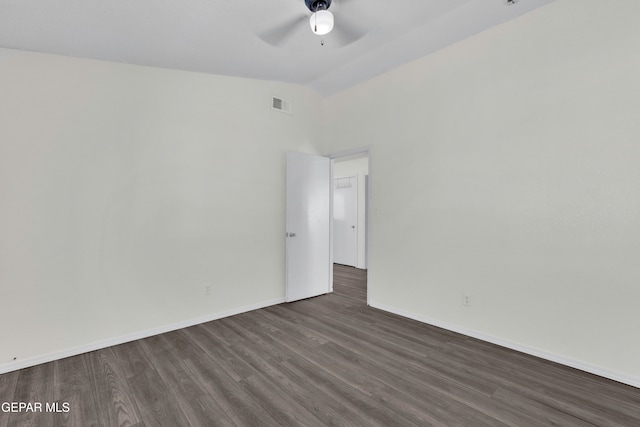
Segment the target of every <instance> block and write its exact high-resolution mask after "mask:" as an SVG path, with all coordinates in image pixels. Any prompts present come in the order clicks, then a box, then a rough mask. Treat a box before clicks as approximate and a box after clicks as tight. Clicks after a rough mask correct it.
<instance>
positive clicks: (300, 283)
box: [285, 152, 331, 302]
mask: <svg viewBox="0 0 640 427" xmlns="http://www.w3.org/2000/svg"><path fill="white" fill-rule="evenodd" d="M330 218H331V161H330V160H329V159H328V158H326V157H321V156H313V155H310V154H303V153H294V152H288V153H287V207H286V262H287V266H286V296H285V298H286V301H287V302H291V301H297V300H300V299H304V298H310V297H314V296H317V295H321V294H326V293H328V292H330V286H331V244H330V242H331V220H330Z"/></svg>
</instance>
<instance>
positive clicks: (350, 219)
mask: <svg viewBox="0 0 640 427" xmlns="http://www.w3.org/2000/svg"><path fill="white" fill-rule="evenodd" d="M331 159H332V215H333V218H332V220H333V222H332V224H333V226H332V278H333V290H334V292H336V293H338V292H344V291H345V290H346V288H345V286H346V287H347V288H348V290H347V292H352V291H355V289H354V287H353V286H354V284H355V282H356V281H357V283H358V285H357V287H358V290H357V294H361V295H362V296H363V297H364V298H362V300H363V301H366V302H368V291H369V286H368V285H369V283H368V274H367V270H368V266H369V260H368V258H369V257H368V255H369V251H368V247H369V223H370V220H369V180H370V153H369V150H368V149H367V150H360V151H352V152H347V153H340V154H336V155H333V156H331ZM351 279H357V280H356V281H354V280H351ZM338 288H340V290H339V289H338Z"/></svg>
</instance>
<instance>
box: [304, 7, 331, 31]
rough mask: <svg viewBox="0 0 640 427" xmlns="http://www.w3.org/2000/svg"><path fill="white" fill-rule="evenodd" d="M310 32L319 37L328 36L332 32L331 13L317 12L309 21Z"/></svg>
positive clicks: (325, 11)
mask: <svg viewBox="0 0 640 427" xmlns="http://www.w3.org/2000/svg"><path fill="white" fill-rule="evenodd" d="M309 24H310V25H311V31H313V32H314V33H315V34H317V35H319V36H323V35H325V34H329V33H330V32H331V30H333V13H331V12H329V11H328V10H319V11H317V12H315V13H314V14H313V15H311V18H310V19H309Z"/></svg>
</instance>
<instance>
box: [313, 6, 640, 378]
mask: <svg viewBox="0 0 640 427" xmlns="http://www.w3.org/2000/svg"><path fill="white" fill-rule="evenodd" d="M611 3H612V2H606V1H601V0H588V1H585V0H559V1H557V2H555V3H552V4H550V5H548V6H545V7H543V8H541V9H538V10H536V11H534V12H532V13H530V14H527V15H525V16H523V17H521V18H519V19H516V20H514V21H511V22H509V23H506V24H504V25H501V26H499V27H497V28H494V29H492V30H489V31H486V32H484V33H482V34H480V35H478V36H476V37H473V38H471V39H468V40H466V41H463V42H461V43H459V44H457V45H455V46H452V47H450V48H447V49H445V50H442V51H440V52H437V53H436V54H434V55H431V56H429V57H426V58H423V59H421V60H418V61H416V62H414V63H411V64H408V65H406V66H403V67H401V68H399V69H397V70H395V71H392V72H390V73H387V74H385V75H383V76H380V77H378V78H376V79H374V80H372V81H369V82H367V83H364V84H362V85H360V86H358V87H356V88H353V89H351V90H348V91H345V92H343V93H340V94H338V95H335V96H333V97H331V98H328V99H326V100H325V116H326V117H327V120H326V123H325V125H326V127H325V132H326V136H325V140H324V152H326V153H331V152H336V151H340V150H346V149H349V148H350V147H352V148H356V147H361V146H363V145H371V146H372V160H373V168H374V170H375V182H374V185H373V187H372V190H373V194H372V200H371V203H372V209H373V218H372V224H371V227H372V233H373V235H372V242H373V248H372V253H371V264H370V266H369V269H370V270H369V272H370V285H371V289H370V297H371V302H372V303H373V305H376V306H379V307H383V308H386V309H388V310H392V311H396V312H401V313H404V314H406V315H409V316H412V317H415V318H419V319H422V320H426V321H429V322H432V323H436V324H440V325H444V326H447V327H450V328H453V329H456V330H460V331H465V332H467V333H471V334H475V335H476V336H481V337H484V338H486V339H492V340H493V341H496V342H501V343H505V344H508V345H510V346H512V347H517V348H521V349H525V350H527V351H530V352H533V353H536V354H541V355H544V356H546V357H551V358H554V359H555V360H562V361H564V362H566V363H570V364H573V365H574V366H580V367H582V368H586V369H590V370H591V371H594V372H599V373H604V374H607V375H609V376H610V377H614V378H618V379H620V380H622V381H625V382H629V383H634V384H636V385H640V363H638V361H639V360H640V341H639V340H638V339H636V337H637V335H638V329H639V328H640V315H639V314H638V313H639V310H638V307H637V302H638V301H640V268H639V267H638V258H639V255H640V191H639V190H638V185H639V183H640V167H639V163H638V160H639V159H640V121H639V120H638V117H640V101H639V100H640V79H639V78H638V76H640V55H639V54H638V52H640V26H639V25H638V16H640V2H637V1H633V0H626V1H623V0H620V1H616V2H615V7H614V5H613V4H611ZM465 293H468V294H470V296H471V298H472V299H471V301H472V305H471V306H470V307H464V306H463V305H462V295H463V294H465Z"/></svg>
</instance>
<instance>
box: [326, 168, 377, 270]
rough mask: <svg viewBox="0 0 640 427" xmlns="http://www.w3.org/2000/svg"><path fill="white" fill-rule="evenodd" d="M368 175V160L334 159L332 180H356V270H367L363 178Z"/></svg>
mask: <svg viewBox="0 0 640 427" xmlns="http://www.w3.org/2000/svg"><path fill="white" fill-rule="evenodd" d="M368 173H369V158H368V157H359V158H356V159H353V158H350V157H349V158H345V159H335V160H334V163H333V176H334V178H340V177H348V176H355V177H357V179H358V224H357V226H358V227H357V228H358V230H357V231H358V257H357V262H356V267H357V268H362V269H364V268H367V265H366V259H365V258H366V256H365V255H366V250H365V243H366V240H365V237H366V206H365V202H366V197H365V176H366V175H367V174H368Z"/></svg>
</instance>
